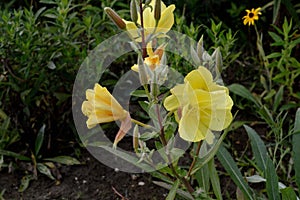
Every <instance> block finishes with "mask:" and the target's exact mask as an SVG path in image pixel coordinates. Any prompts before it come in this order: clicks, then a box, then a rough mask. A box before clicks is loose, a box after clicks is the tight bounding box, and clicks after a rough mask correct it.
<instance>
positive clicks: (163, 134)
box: [156, 104, 194, 196]
mask: <svg viewBox="0 0 300 200" xmlns="http://www.w3.org/2000/svg"><path fill="white" fill-rule="evenodd" d="M156 114H157V118H158V123H159V126H160V136H159V137H160V140H161V142H162V143H163V145H164V147H165V148H166V147H167V144H168V143H167V140H166V138H165V132H164V127H163V125H162V119H161V116H160V111H159V106H158V104H156ZM166 154H167V158H168V166H169V167H170V169H171V171H172V173H173V174H174V176H175V177H176V178H177V179H178V180H180V181H181V182H182V183H183V185H184V186H185V187H186V189H187V190H188V192H189V193H190V194H191V195H192V196H193V192H194V189H193V187H192V186H191V184H190V183H189V182H188V181H187V179H185V178H184V177H181V176H180V175H179V174H178V173H177V171H176V169H175V167H174V165H173V162H172V158H171V155H170V154H169V153H168V152H166Z"/></svg>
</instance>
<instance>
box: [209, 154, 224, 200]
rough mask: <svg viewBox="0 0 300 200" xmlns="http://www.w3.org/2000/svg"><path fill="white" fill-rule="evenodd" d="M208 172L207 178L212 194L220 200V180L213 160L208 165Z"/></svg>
mask: <svg viewBox="0 0 300 200" xmlns="http://www.w3.org/2000/svg"><path fill="white" fill-rule="evenodd" d="M207 164H208V171H209V177H210V181H211V185H212V187H213V190H214V194H215V196H216V198H217V199H218V200H220V199H222V192H221V187H220V180H219V175H218V172H217V170H216V166H215V162H214V160H213V159H212V160H210V161H209V162H208V163H207Z"/></svg>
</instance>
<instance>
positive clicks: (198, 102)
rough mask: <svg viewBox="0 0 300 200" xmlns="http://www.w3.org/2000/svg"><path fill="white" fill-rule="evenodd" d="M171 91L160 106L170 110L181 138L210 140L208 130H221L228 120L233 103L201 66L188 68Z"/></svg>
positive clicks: (229, 121)
mask: <svg viewBox="0 0 300 200" xmlns="http://www.w3.org/2000/svg"><path fill="white" fill-rule="evenodd" d="M171 93H172V94H171V95H170V96H168V97H167V98H166V99H165V101H164V106H165V108H166V109H167V110H168V111H171V112H174V114H175V119H176V121H177V122H178V123H179V129H178V131H179V135H180V137H181V138H182V139H184V140H187V141H191V142H197V141H200V140H203V139H205V140H206V141H207V142H208V143H212V142H213V138H214V135H213V133H212V131H221V130H223V129H225V128H227V127H228V126H229V124H230V123H231V121H232V114H231V108H232V105H233V102H232V99H231V98H230V96H229V93H228V89H227V88H226V87H224V86H220V85H217V84H216V83H215V82H213V78H212V75H211V73H210V72H209V71H208V70H207V69H206V68H205V67H202V66H200V67H199V68H198V69H197V70H193V71H191V72H190V73H189V74H188V75H187V76H186V77H185V79H184V83H183V84H179V85H177V86H175V87H174V88H173V89H171Z"/></svg>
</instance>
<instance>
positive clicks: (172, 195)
mask: <svg viewBox="0 0 300 200" xmlns="http://www.w3.org/2000/svg"><path fill="white" fill-rule="evenodd" d="M179 183H180V182H179V180H178V179H177V180H176V181H175V182H174V184H173V186H172V188H171V190H170V192H169V194H168V196H167V197H166V200H174V199H175V197H176V192H177V189H178V186H179Z"/></svg>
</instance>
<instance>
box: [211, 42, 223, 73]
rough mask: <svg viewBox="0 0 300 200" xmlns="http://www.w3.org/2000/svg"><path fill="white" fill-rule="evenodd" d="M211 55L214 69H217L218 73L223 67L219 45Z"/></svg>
mask: <svg viewBox="0 0 300 200" xmlns="http://www.w3.org/2000/svg"><path fill="white" fill-rule="evenodd" d="M212 57H213V59H214V60H215V63H216V64H215V65H216V66H215V67H216V69H217V70H218V72H219V73H221V72H222V67H223V61H222V54H221V51H220V48H219V47H218V48H217V49H216V50H215V51H214V53H213V55H212Z"/></svg>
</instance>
